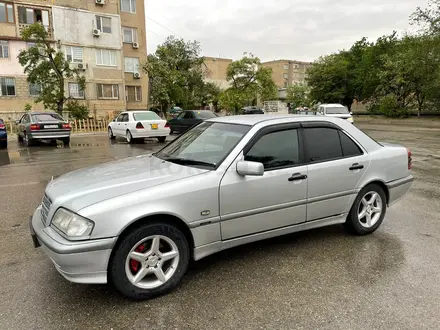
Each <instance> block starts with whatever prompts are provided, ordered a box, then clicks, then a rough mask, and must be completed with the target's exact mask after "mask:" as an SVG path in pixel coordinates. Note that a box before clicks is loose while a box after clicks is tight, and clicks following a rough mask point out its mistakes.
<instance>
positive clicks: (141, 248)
mask: <svg viewBox="0 0 440 330" xmlns="http://www.w3.org/2000/svg"><path fill="white" fill-rule="evenodd" d="M144 250H145V246H144V245H143V244H141V245H139V246H138V247H137V248H136V249H135V251H136V252H143V251H144ZM140 264H141V263H140V262H139V261H137V260H133V259H130V268H131V271H132V272H133V273H137V271H138V270H139V266H140Z"/></svg>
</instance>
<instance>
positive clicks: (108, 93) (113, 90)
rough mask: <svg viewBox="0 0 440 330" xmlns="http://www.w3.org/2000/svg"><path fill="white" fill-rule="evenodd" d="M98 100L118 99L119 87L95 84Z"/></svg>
mask: <svg viewBox="0 0 440 330" xmlns="http://www.w3.org/2000/svg"><path fill="white" fill-rule="evenodd" d="M96 86H97V88H98V99H116V100H117V99H119V85H110V84H96Z"/></svg>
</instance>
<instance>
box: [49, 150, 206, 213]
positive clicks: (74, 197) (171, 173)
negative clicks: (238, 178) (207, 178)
mask: <svg viewBox="0 0 440 330" xmlns="http://www.w3.org/2000/svg"><path fill="white" fill-rule="evenodd" d="M205 172H208V170H205V169H200V168H194V167H189V166H181V165H177V164H173V163H170V162H166V161H163V160H161V159H159V158H156V157H154V156H152V155H143V156H137V157H132V158H126V159H122V160H118V161H113V162H110V163H106V164H101V165H98V166H94V167H90V168H85V169H80V170H77V171H73V172H70V173H67V174H64V175H62V176H60V177H58V178H57V179H55V180H52V181H51V182H50V183H49V184H48V186H47V188H46V194H47V196H48V197H49V198H50V199H51V201H52V204H53V206H54V208H55V206H56V207H60V206H63V207H65V208H68V209H70V210H72V211H75V212H77V211H79V210H80V209H82V208H84V207H86V206H90V205H92V204H95V203H99V202H101V201H103V200H107V199H110V198H114V197H117V196H120V195H124V194H128V193H131V192H134V191H138V190H142V189H146V188H149V187H153V186H157V185H160V184H164V183H167V182H170V181H176V180H180V179H184V178H187V177H190V176H194V175H199V174H202V173H205Z"/></svg>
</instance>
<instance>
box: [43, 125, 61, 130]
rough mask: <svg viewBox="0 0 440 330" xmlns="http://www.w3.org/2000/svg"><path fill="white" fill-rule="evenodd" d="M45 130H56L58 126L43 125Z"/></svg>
mask: <svg viewBox="0 0 440 330" xmlns="http://www.w3.org/2000/svg"><path fill="white" fill-rule="evenodd" d="M44 128H45V129H51V128H58V125H44Z"/></svg>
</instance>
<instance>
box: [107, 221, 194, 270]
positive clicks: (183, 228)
mask: <svg viewBox="0 0 440 330" xmlns="http://www.w3.org/2000/svg"><path fill="white" fill-rule="evenodd" d="M150 223H166V224H169V225H172V226H175V227H176V228H178V229H179V230H181V231H182V233H183V234H184V235H185V237H186V239H187V241H188V244H189V249H190V258H191V259H194V237H193V235H192V233H191V230H190V229H189V227H188V225H187V224H186V223H185V222H184V221H183V220H182V219H180V218H179V217H177V216H175V215H172V214H167V213H159V214H152V215H146V216H142V217H140V218H138V219H136V220H134V221H133V222H131V223H130V224H129V225H128V226H126V227H125V228H124V229H123V230H122V231H121V233H120V234H119V236H118V239H117V240H116V243H115V245H114V246H113V249H112V253H111V256H110V259H109V263H108V265H107V268H108V267H109V266H110V263H111V260H112V258H113V254H114V252H115V251H116V249H117V247H118V246H119V244H121V242H122V240H123V239H124V238H125V237H126V236H127V235H128V234H130V233H131V232H132V231H133V230H136V229H137V228H140V227H142V226H143V225H146V224H150Z"/></svg>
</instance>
